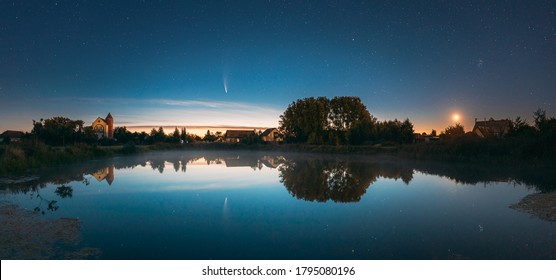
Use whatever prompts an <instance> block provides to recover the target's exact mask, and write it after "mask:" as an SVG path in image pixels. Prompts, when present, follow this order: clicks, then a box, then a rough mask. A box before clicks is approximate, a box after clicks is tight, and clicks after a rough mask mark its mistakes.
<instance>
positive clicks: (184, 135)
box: [180, 127, 187, 142]
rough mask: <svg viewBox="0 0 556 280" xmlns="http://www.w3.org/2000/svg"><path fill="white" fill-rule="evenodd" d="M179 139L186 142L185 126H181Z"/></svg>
mask: <svg viewBox="0 0 556 280" xmlns="http://www.w3.org/2000/svg"><path fill="white" fill-rule="evenodd" d="M180 139H181V140H183V141H184V142H187V131H186V130H185V127H182V128H181V133H180Z"/></svg>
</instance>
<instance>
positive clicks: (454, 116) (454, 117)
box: [452, 114, 460, 122]
mask: <svg viewBox="0 0 556 280" xmlns="http://www.w3.org/2000/svg"><path fill="white" fill-rule="evenodd" d="M452 119H453V120H454V121H456V122H457V121H459V119H460V116H459V114H453V115H452Z"/></svg>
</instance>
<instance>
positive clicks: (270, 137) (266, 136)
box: [261, 128, 284, 142]
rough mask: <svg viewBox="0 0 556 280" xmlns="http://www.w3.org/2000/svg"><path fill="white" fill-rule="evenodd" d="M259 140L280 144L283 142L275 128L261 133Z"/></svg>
mask: <svg viewBox="0 0 556 280" xmlns="http://www.w3.org/2000/svg"><path fill="white" fill-rule="evenodd" d="M261 139H262V140H263V141H264V142H282V141H283V140H284V139H283V137H282V134H280V131H278V129H276V128H268V129H266V130H265V131H263V133H262V134H261Z"/></svg>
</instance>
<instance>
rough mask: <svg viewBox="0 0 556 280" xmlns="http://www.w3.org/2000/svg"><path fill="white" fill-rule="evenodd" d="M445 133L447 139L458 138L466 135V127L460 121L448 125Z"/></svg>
mask: <svg viewBox="0 0 556 280" xmlns="http://www.w3.org/2000/svg"><path fill="white" fill-rule="evenodd" d="M444 135H445V137H446V138H447V139H456V138H459V137H462V136H464V135H465V129H464V128H463V125H461V124H460V123H456V124H455V125H451V126H448V127H447V128H446V130H445V131H444Z"/></svg>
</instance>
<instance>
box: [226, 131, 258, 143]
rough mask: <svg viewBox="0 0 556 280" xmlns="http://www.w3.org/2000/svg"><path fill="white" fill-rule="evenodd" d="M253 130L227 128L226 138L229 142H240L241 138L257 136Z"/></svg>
mask: <svg viewBox="0 0 556 280" xmlns="http://www.w3.org/2000/svg"><path fill="white" fill-rule="evenodd" d="M255 135H256V134H255V131H253V130H226V133H225V134H224V139H225V141H226V142H228V143H239V142H241V140H243V139H246V138H248V137H253V136H255Z"/></svg>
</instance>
